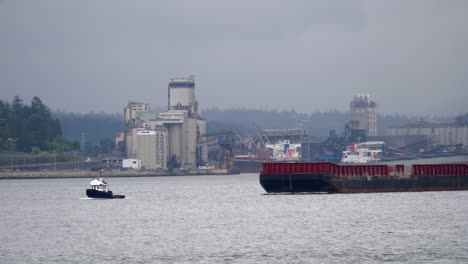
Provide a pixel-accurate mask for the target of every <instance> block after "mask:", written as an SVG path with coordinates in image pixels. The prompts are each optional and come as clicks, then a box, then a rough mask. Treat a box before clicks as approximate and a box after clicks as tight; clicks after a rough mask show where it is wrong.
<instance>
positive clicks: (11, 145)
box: [8, 138, 17, 172]
mask: <svg viewBox="0 0 468 264" xmlns="http://www.w3.org/2000/svg"><path fill="white" fill-rule="evenodd" d="M16 140H17V139H16V138H8V141H10V167H11V171H12V172H13V144H14V143H15V141H16Z"/></svg>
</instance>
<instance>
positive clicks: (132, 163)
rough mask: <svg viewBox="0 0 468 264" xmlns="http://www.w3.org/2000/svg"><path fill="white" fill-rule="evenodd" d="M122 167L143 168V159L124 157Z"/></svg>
mask: <svg viewBox="0 0 468 264" xmlns="http://www.w3.org/2000/svg"><path fill="white" fill-rule="evenodd" d="M122 168H124V169H134V170H139V169H141V160H139V159H124V160H122Z"/></svg>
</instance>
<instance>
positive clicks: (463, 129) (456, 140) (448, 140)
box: [387, 123, 468, 146]
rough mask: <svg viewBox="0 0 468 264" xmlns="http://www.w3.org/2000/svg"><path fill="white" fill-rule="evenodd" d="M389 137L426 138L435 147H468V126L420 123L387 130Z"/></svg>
mask: <svg viewBox="0 0 468 264" xmlns="http://www.w3.org/2000/svg"><path fill="white" fill-rule="evenodd" d="M387 135H389V136H414V135H421V136H426V137H427V138H428V140H429V143H430V144H431V145H433V146H443V145H463V146H468V126H463V125H460V124H434V123H418V124H408V125H404V126H399V127H391V128H388V129H387Z"/></svg>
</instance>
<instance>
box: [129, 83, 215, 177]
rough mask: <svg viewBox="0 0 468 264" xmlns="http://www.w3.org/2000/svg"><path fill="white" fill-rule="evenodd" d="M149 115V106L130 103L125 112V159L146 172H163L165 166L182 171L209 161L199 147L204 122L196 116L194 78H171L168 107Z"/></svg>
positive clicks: (205, 150)
mask: <svg viewBox="0 0 468 264" xmlns="http://www.w3.org/2000/svg"><path fill="white" fill-rule="evenodd" d="M167 109H168V110H167V111H166V112H163V113H159V114H158V113H156V112H151V111H150V107H149V104H146V103H136V102H129V103H128V105H127V107H126V108H125V110H124V114H125V141H126V144H125V146H126V154H127V158H138V159H140V160H142V166H143V167H145V168H146V169H159V168H162V169H166V168H167V164H168V163H176V164H172V165H173V166H174V165H178V166H180V167H181V168H184V169H193V168H197V166H198V165H199V164H206V163H207V162H208V148H207V146H206V145H203V144H201V143H200V142H202V139H201V135H205V134H206V121H205V120H203V119H201V118H200V117H199V116H198V103H197V101H196V100H195V77H194V76H193V75H192V76H189V77H188V78H174V79H171V80H170V81H169V84H168V107H167Z"/></svg>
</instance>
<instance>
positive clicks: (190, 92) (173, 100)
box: [167, 75, 197, 115]
mask: <svg viewBox="0 0 468 264" xmlns="http://www.w3.org/2000/svg"><path fill="white" fill-rule="evenodd" d="M167 88H168V105H167V108H168V110H187V111H189V114H190V115H192V114H193V113H195V112H196V111H197V110H196V109H194V107H195V106H196V101H195V76H193V75H191V76H189V77H188V78H174V79H171V80H170V81H169V85H168V87H167Z"/></svg>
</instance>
